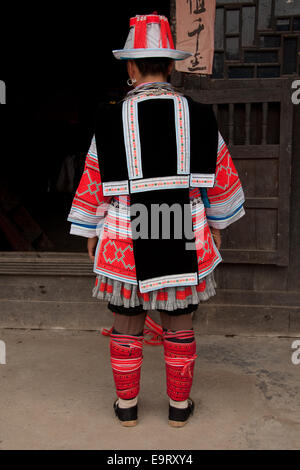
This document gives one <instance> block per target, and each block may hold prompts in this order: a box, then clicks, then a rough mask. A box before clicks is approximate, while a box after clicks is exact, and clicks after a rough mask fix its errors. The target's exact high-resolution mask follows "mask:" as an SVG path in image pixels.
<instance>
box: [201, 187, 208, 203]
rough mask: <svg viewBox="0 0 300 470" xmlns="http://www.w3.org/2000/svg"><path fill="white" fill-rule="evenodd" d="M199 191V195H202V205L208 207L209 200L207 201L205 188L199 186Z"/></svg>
mask: <svg viewBox="0 0 300 470" xmlns="http://www.w3.org/2000/svg"><path fill="white" fill-rule="evenodd" d="M200 192H201V197H202V201H203V204H204V207H210V202H209V199H208V195H207V189H206V188H200Z"/></svg>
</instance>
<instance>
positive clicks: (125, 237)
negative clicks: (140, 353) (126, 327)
mask: <svg viewBox="0 0 300 470" xmlns="http://www.w3.org/2000/svg"><path fill="white" fill-rule="evenodd" d="M99 161H100V165H99ZM207 196H208V200H209V207H204V204H203V200H202V197H201V188H199V187H192V186H191V185H190V189H189V198H190V201H191V207H192V218H193V230H194V234H195V243H196V249H197V251H196V253H197V263H198V281H199V282H200V280H201V279H202V278H203V277H205V276H206V275H207V274H209V273H210V272H212V271H213V270H214V269H215V267H216V266H217V265H218V264H219V263H220V262H221V261H222V257H221V255H220V252H219V251H218V249H217V247H216V245H215V243H214V240H213V237H212V235H211V231H210V228H209V227H215V228H219V229H224V228H226V227H228V226H229V225H230V224H232V223H233V222H235V221H236V220H238V219H239V218H241V217H242V216H243V215H244V214H245V211H244V207H243V203H244V202H245V197H244V192H243V189H242V186H241V182H240V179H239V176H238V173H237V170H236V168H235V166H234V163H233V160H232V158H231V155H230V153H229V151H228V148H227V145H226V143H225V142H224V140H223V138H222V136H221V134H220V132H218V149H217V163H216V169H215V175H214V183H213V186H211V187H208V188H207ZM130 197H131V196H130V195H127V194H125V195H114V196H106V195H104V194H103V186H102V181H101V155H99V159H98V154H97V146H96V140H95V136H94V137H93V139H92V142H91V146H90V149H89V152H88V154H87V156H86V162H85V168H84V172H83V175H82V178H81V181H80V184H79V186H78V189H77V191H76V194H75V197H74V200H73V203H72V207H71V210H70V213H69V216H68V220H69V221H70V222H71V230H70V233H71V234H74V235H80V236H83V237H87V238H91V237H94V236H99V241H98V245H97V250H96V256H95V263H94V272H95V273H96V274H100V275H104V276H107V277H109V278H112V279H117V280H119V281H123V282H128V283H131V284H138V281H137V274H136V266H135V258H134V250H133V240H132V236H131V219H130ZM174 257H175V258H176V253H174ZM162 264H163V260H162ZM170 285H180V284H176V283H174V284H170V283H168V277H166V282H161V283H160V284H159V285H157V286H155V285H154V283H152V284H151V285H149V286H147V285H144V286H143V292H147V291H150V290H154V289H159V288H163V287H169V286H170Z"/></svg>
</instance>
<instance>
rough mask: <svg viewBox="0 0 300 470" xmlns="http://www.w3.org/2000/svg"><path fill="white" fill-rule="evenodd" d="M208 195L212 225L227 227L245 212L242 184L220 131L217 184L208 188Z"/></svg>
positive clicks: (207, 213)
mask: <svg viewBox="0 0 300 470" xmlns="http://www.w3.org/2000/svg"><path fill="white" fill-rule="evenodd" d="M207 196H208V198H209V202H210V207H207V208H206V215H207V221H208V224H209V225H210V226H211V227H215V228H219V229H223V228H226V227H228V225H230V224H232V223H233V222H235V221H236V220H238V219H240V218H241V217H242V216H243V215H244V214H245V210H244V207H243V204H244V202H245V195H244V191H243V188H242V184H241V181H240V179H239V175H238V172H237V170H236V168H235V166H234V163H233V160H232V157H231V155H230V153H229V150H228V147H227V145H226V143H225V142H224V140H223V137H222V136H221V134H220V132H219V145H218V158H217V168H216V179H215V184H214V186H213V187H211V188H207Z"/></svg>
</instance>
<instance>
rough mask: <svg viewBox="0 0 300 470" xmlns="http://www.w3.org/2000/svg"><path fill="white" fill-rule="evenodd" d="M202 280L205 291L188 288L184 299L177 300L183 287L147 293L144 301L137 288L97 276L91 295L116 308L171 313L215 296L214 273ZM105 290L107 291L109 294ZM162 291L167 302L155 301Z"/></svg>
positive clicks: (182, 291) (194, 287) (192, 287)
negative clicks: (139, 307) (187, 293)
mask: <svg viewBox="0 0 300 470" xmlns="http://www.w3.org/2000/svg"><path fill="white" fill-rule="evenodd" d="M204 279H205V281H206V282H205V289H204V290H203V291H197V288H196V287H197V286H190V289H191V294H190V295H186V297H185V299H179V298H177V297H178V296H179V297H180V296H181V297H182V294H183V293H184V292H185V290H186V288H185V287H167V288H165V289H160V290H156V291H151V292H148V294H149V295H148V296H146V297H148V299H149V300H145V299H144V297H145V296H144V295H141V294H140V295H138V286H136V285H134V284H129V283H127V282H121V281H117V280H115V279H110V278H108V277H106V276H102V275H98V276H97V282H96V285H95V287H94V288H93V292H92V295H93V297H95V298H97V299H100V300H105V301H107V302H109V303H110V304H111V305H116V306H118V307H125V308H134V307H138V306H142V307H143V310H158V309H163V310H167V311H170V312H171V311H173V310H177V309H183V308H187V307H188V306H189V305H191V304H192V305H198V304H199V303H200V302H204V301H206V300H208V299H209V298H210V297H213V296H214V295H216V291H215V288H216V287H217V284H216V281H215V278H214V272H213V271H212V272H211V273H210V274H208V275H207V276H205V277H204V278H202V279H201V282H202V281H203V280H204ZM103 286H104V289H103ZM107 289H109V292H108V291H107ZM124 289H125V290H126V297H125V296H124ZM162 291H163V292H164V293H167V296H166V297H167V300H160V299H159V300H157V296H159V297H160V298H161V293H162ZM180 293H181V294H180Z"/></svg>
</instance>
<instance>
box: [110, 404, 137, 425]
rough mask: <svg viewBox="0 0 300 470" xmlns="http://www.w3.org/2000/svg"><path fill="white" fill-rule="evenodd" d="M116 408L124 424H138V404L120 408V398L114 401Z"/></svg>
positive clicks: (117, 414) (118, 416)
mask: <svg viewBox="0 0 300 470" xmlns="http://www.w3.org/2000/svg"><path fill="white" fill-rule="evenodd" d="M114 410H115V413H116V416H117V418H118V419H119V421H120V423H121V424H122V426H127V427H130V426H136V425H137V418H138V406H137V405H135V406H132V407H131V408H119V406H118V399H117V400H116V401H115V402H114Z"/></svg>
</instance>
